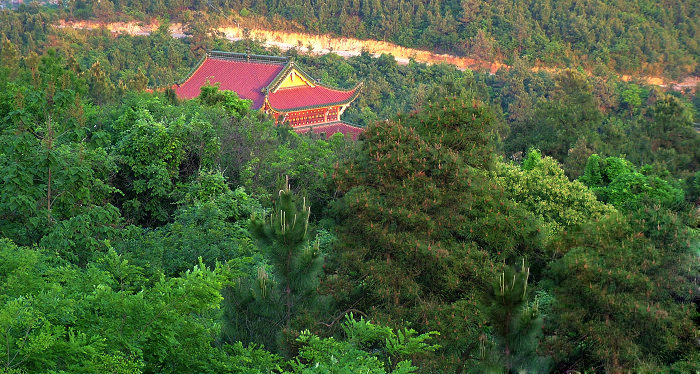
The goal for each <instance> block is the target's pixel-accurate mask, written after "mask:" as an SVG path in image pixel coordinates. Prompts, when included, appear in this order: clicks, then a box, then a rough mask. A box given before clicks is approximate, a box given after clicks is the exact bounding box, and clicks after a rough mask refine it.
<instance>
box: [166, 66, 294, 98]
mask: <svg viewBox="0 0 700 374" xmlns="http://www.w3.org/2000/svg"><path fill="white" fill-rule="evenodd" d="M283 68H284V65H280V64H264V63H259V62H247V61H227V60H219V59H215V58H209V57H208V58H206V59H205V60H204V62H203V63H202V65H200V66H199V68H198V69H197V70H196V71H195V72H194V74H192V76H190V77H189V78H188V79H187V80H186V81H185V82H184V83H182V84H181V85H180V86H175V93H176V94H177V96H178V97H179V98H181V99H192V98H195V97H197V96H199V88H200V87H201V86H203V85H204V84H205V83H206V82H207V80H208V81H209V83H210V84H215V83H220V85H219V89H222V90H231V91H235V92H236V93H237V94H238V96H239V97H241V98H243V99H250V100H253V109H260V107H262V105H263V102H264V101H265V94H264V93H263V92H262V89H263V88H264V87H266V86H267V85H268V84H269V83H270V82H271V81H272V80H273V79H274V78H275V77H276V76H277V75H278V74H279V73H280V71H282V69H283Z"/></svg>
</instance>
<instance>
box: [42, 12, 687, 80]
mask: <svg viewBox="0 0 700 374" xmlns="http://www.w3.org/2000/svg"><path fill="white" fill-rule="evenodd" d="M158 26H159V25H158V23H151V24H143V23H136V22H128V23H126V22H112V23H100V22H95V21H74V22H68V21H64V20H61V21H60V22H59V23H58V24H57V25H56V27H58V28H73V29H98V28H102V27H104V28H106V29H107V30H109V31H111V32H113V33H124V34H129V35H149V34H150V33H152V32H153V31H155V30H156V29H158ZM218 31H219V32H221V33H222V34H223V35H224V36H225V37H226V38H227V39H229V40H234V41H235V40H243V39H245V38H246V37H248V38H252V39H256V40H260V41H261V42H262V44H263V45H264V46H266V47H277V48H279V49H281V50H283V51H286V50H288V49H291V48H297V49H298V50H299V51H300V52H302V53H313V54H318V55H323V54H326V53H330V52H333V53H335V54H337V55H339V56H342V57H346V58H347V57H352V56H358V55H360V53H362V51H367V52H369V53H370V54H372V55H373V56H380V55H381V54H383V53H388V54H391V55H393V56H394V59H396V61H397V62H398V63H399V64H408V62H409V60H410V59H413V60H415V61H417V62H423V63H427V64H439V63H445V64H450V65H454V66H456V67H457V68H458V69H461V70H465V69H472V70H486V71H489V72H490V73H492V74H493V73H495V72H496V71H498V69H501V68H506V69H507V68H508V66H507V65H505V64H503V63H501V62H498V61H483V60H477V59H473V58H469V57H459V56H454V55H448V54H439V53H433V52H429V51H426V50H421V49H415V48H407V47H402V46H399V45H396V44H392V43H388V42H384V41H377V40H360V39H355V38H342V37H334V36H330V35H314V34H306V33H298V32H286V31H270V30H262V29H255V28H253V29H247V35H246V34H245V33H244V29H243V28H241V27H237V26H226V27H220V28H219V29H218ZM170 34H171V35H172V36H173V37H175V38H183V37H185V33H184V31H183V28H182V24H179V23H173V24H171V25H170ZM309 47H310V48H309ZM533 70H546V71H550V72H555V71H556V69H554V68H535V69H533ZM620 79H622V80H623V81H629V80H632V79H641V80H642V81H643V82H645V83H647V84H651V85H657V86H662V87H669V86H670V87H671V88H673V89H676V90H683V89H686V88H690V89H694V88H695V87H696V86H697V85H698V83H700V77H687V78H685V79H684V80H683V81H681V82H671V81H667V80H664V79H663V78H660V77H648V76H647V77H641V78H636V77H631V76H629V75H622V76H620Z"/></svg>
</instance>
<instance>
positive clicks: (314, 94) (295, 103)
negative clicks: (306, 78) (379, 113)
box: [268, 86, 358, 112]
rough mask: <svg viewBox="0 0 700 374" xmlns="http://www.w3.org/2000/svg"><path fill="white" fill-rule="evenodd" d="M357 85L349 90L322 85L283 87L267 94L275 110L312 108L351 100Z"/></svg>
mask: <svg viewBox="0 0 700 374" xmlns="http://www.w3.org/2000/svg"><path fill="white" fill-rule="evenodd" d="M357 89H358V88H357V87H356V88H354V89H352V90H349V91H341V90H334V89H331V88H328V87H324V86H316V87H293V88H283V89H280V90H278V91H277V92H271V93H270V94H269V95H268V102H269V103H270V106H271V107H272V108H273V109H275V110H277V111H283V112H286V111H290V110H292V109H301V108H310V107H311V108H313V107H320V106H326V105H333V104H344V103H346V102H348V101H351V100H352V99H353V98H354V96H355V94H356V92H357Z"/></svg>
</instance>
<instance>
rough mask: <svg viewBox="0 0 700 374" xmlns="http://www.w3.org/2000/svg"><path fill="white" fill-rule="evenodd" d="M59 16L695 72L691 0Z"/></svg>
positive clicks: (241, 7) (178, 9)
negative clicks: (199, 25) (157, 21)
mask: <svg viewBox="0 0 700 374" xmlns="http://www.w3.org/2000/svg"><path fill="white" fill-rule="evenodd" d="M59 4H60V7H59V8H60V10H61V13H62V14H61V17H63V18H72V19H97V20H103V21H107V20H110V21H131V20H138V21H149V20H151V19H153V18H154V17H161V18H165V19H170V20H173V21H175V20H177V21H183V22H187V23H192V22H194V23H196V22H202V21H203V22H206V23H207V24H208V25H217V24H228V25H232V24H236V25H243V26H246V27H261V28H267V29H277V30H289V31H303V32H310V33H314V34H318V33H330V34H333V35H337V36H343V37H356V38H359V39H376V40H385V41H391V42H394V43H397V44H399V45H403V46H406V47H416V48H426V49H430V50H434V51H438V52H441V53H450V54H456V55H467V56H471V57H475V58H478V59H481V60H485V61H505V62H506V63H507V64H510V63H511V62H512V61H513V60H514V59H525V60H527V61H529V62H530V63H532V64H535V65H538V66H548V67H555V66H556V67H563V68H567V67H570V68H577V67H579V66H582V67H584V68H586V69H588V70H597V71H601V72H605V71H608V72H617V73H619V74H638V75H650V76H663V77H668V78H672V79H676V80H677V79H682V78H684V77H686V76H688V75H695V76H698V75H700V7H698V6H697V2H696V1H695V0H669V1H666V2H664V3H663V5H660V4H659V2H656V1H651V0H617V1H608V2H604V1H594V0H581V1H574V0H566V1H561V0H560V1H554V0H526V1H505V0H497V1H486V0H446V1H438V0H384V1H379V0H342V1H338V0H314V1H309V0H207V1H194V2H187V1H182V0H158V1H142V0H99V1H95V0H71V1H67V0H64V1H60V2H59Z"/></svg>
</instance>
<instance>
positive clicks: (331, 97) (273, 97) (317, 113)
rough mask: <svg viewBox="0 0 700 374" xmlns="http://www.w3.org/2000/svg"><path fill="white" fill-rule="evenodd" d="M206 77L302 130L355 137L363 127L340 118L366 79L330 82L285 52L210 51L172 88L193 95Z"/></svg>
mask: <svg viewBox="0 0 700 374" xmlns="http://www.w3.org/2000/svg"><path fill="white" fill-rule="evenodd" d="M207 82H208V83H209V84H212V85H213V84H217V83H218V84H219V89H221V90H230V91H235V92H236V93H237V94H238V96H239V97H241V98H243V99H250V100H252V101H253V109H261V110H263V111H265V112H267V113H270V114H271V115H272V116H273V117H274V118H275V121H276V122H277V123H278V124H281V123H284V122H287V123H289V124H290V125H291V126H292V128H294V130H295V131H296V132H298V133H306V132H309V131H312V132H313V133H316V134H320V133H325V134H326V135H328V136H330V135H332V134H335V133H337V132H341V133H343V134H346V135H348V136H350V137H352V138H353V139H356V138H357V136H358V135H359V134H360V133H361V132H362V131H363V129H362V128H360V127H356V126H352V125H350V124H348V123H346V122H343V121H342V120H341V119H340V116H341V115H342V114H343V112H344V111H345V109H347V108H348V106H349V105H350V103H352V102H353V100H355V98H357V96H358V94H359V93H360V87H361V86H362V83H360V84H358V85H357V86H356V87H355V88H353V89H350V90H341V89H337V88H332V87H329V86H326V85H324V84H322V83H320V82H318V81H316V80H314V79H313V78H311V77H310V76H309V75H308V74H307V73H306V72H304V70H302V69H301V68H299V66H297V65H295V64H294V62H293V61H290V60H289V59H287V58H286V57H277V56H262V55H250V54H245V53H232V52H218V51H210V52H207V55H206V57H205V58H204V59H202V61H201V62H200V63H199V65H198V66H197V67H196V68H195V69H194V71H193V73H192V74H191V75H190V76H189V77H188V78H187V79H186V80H185V81H183V82H182V83H180V84H176V85H175V86H174V87H173V88H174V90H175V94H177V96H178V97H179V98H181V99H192V98H195V97H197V96H199V91H200V87H201V86H203V85H205V84H207Z"/></svg>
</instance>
